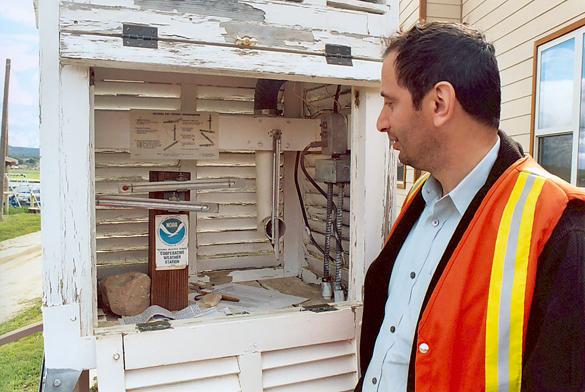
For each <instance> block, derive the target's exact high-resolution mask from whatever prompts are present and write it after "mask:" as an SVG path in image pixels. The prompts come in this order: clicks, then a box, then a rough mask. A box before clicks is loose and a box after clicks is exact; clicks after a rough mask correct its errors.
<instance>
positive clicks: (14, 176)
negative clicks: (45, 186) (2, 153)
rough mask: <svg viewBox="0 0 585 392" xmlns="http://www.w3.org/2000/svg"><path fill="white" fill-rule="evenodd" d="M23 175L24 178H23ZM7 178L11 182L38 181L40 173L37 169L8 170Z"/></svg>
mask: <svg viewBox="0 0 585 392" xmlns="http://www.w3.org/2000/svg"><path fill="white" fill-rule="evenodd" d="M23 174H24V176H23ZM8 178H9V179H11V180H23V179H25V178H26V179H27V180H37V181H38V180H40V179H41V172H40V171H39V170H38V169H8Z"/></svg>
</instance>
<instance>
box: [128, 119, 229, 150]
mask: <svg viewBox="0 0 585 392" xmlns="http://www.w3.org/2000/svg"><path fill="white" fill-rule="evenodd" d="M218 130H219V127H218V115H217V113H207V112H199V113H175V112H171V113H169V112H149V111H143V110H132V111H131V112H130V155H131V157H132V158H134V159H205V160H209V159H219V146H218Z"/></svg>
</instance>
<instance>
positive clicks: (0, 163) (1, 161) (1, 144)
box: [0, 59, 10, 220]
mask: <svg viewBox="0 0 585 392" xmlns="http://www.w3.org/2000/svg"><path fill="white" fill-rule="evenodd" d="M9 85H10V59H6V71H5V72H4V101H2V130H1V132H2V133H1V134H0V220H2V219H3V215H4V212H3V209H2V206H3V205H4V177H5V174H6V173H5V171H6V153H7V151H6V150H7V149H8V147H7V146H8V95H9V94H8V90H9Z"/></svg>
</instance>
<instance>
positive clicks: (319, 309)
mask: <svg viewBox="0 0 585 392" xmlns="http://www.w3.org/2000/svg"><path fill="white" fill-rule="evenodd" d="M303 310H308V311H310V312H314V313H323V312H332V311H334V310H338V309H337V308H336V307H335V306H331V305H329V304H319V305H307V306H303Z"/></svg>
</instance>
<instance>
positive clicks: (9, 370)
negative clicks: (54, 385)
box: [0, 299, 43, 392]
mask: <svg viewBox="0 0 585 392" xmlns="http://www.w3.org/2000/svg"><path fill="white" fill-rule="evenodd" d="M41 319H42V316H41V300H40V299H37V300H35V301H33V302H32V303H31V305H30V307H28V308H27V309H25V310H23V311H22V312H20V313H19V314H18V315H16V316H15V317H14V318H13V319H11V320H8V321H6V322H4V323H2V324H0V335H3V334H5V333H7V332H10V331H13V330H15V329H18V328H21V327H24V326H26V325H30V324H32V323H35V322H38V321H40V320H41ZM42 361H43V335H42V333H41V332H37V333H35V334H33V335H31V336H28V337H26V338H24V339H20V340H19V341H18V342H14V343H10V344H6V345H4V346H1V347H0V391H23V392H29V391H37V390H38V383H39V376H40V372H41V363H42Z"/></svg>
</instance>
